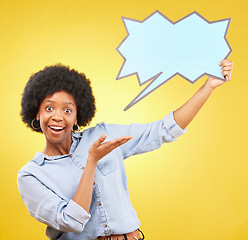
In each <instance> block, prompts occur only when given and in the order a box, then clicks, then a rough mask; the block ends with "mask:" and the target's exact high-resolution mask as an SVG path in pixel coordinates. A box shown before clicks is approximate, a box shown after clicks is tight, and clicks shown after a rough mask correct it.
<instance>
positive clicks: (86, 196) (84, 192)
mask: <svg viewBox="0 0 248 240" xmlns="http://www.w3.org/2000/svg"><path fill="white" fill-rule="evenodd" d="M96 164H97V163H94V162H92V161H89V159H88V160H87V163H86V166H85V169H84V172H83V174H82V176H81V179H80V182H79V184H78V188H77V191H76V192H75V194H74V196H73V198H72V200H73V201H74V202H76V203H77V204H78V205H80V206H81V207H82V208H83V209H84V210H85V211H86V212H88V213H89V210H90V204H91V199H92V191H93V185H94V178H95V171H96Z"/></svg>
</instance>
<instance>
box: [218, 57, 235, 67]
mask: <svg viewBox="0 0 248 240" xmlns="http://www.w3.org/2000/svg"><path fill="white" fill-rule="evenodd" d="M219 65H220V66H223V65H226V66H227V65H231V66H232V65H233V62H232V61H230V60H229V59H224V60H222V61H221V62H220V63H219Z"/></svg>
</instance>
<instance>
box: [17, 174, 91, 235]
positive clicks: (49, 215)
mask: <svg viewBox="0 0 248 240" xmlns="http://www.w3.org/2000/svg"><path fill="white" fill-rule="evenodd" d="M17 184H18V188H19V192H20V194H21V198H22V200H23V202H24V203H25V205H26V207H27V209H28V211H29V213H30V215H31V216H33V217H34V218H36V219H37V220H38V221H40V222H42V223H45V224H46V225H48V226H50V227H52V228H54V229H57V230H60V231H63V232H82V231H83V229H84V226H85V224H86V223H87V222H88V220H89V219H90V214H88V213H87V212H86V211H85V210H84V209H83V208H82V207H81V206H79V205H78V204H77V203H76V202H74V201H73V200H70V201H66V200H65V199H62V198H61V197H59V196H58V195H57V194H56V193H54V192H53V191H52V190H50V189H49V188H47V187H46V186H45V185H44V184H42V183H41V182H40V181H39V180H38V179H37V178H36V177H34V176H33V175H31V174H30V173H28V172H24V171H19V172H18V175H17Z"/></svg>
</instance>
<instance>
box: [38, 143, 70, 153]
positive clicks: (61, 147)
mask: <svg viewBox="0 0 248 240" xmlns="http://www.w3.org/2000/svg"><path fill="white" fill-rule="evenodd" d="M71 144H72V140H71V141H70V142H69V143H66V144H61V143H60V144H56V143H51V142H48V141H47V143H46V146H45V148H44V150H43V151H42V152H43V153H44V154H46V155H47V156H57V155H66V154H69V152H70V148H71Z"/></svg>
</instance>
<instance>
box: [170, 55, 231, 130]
mask: <svg viewBox="0 0 248 240" xmlns="http://www.w3.org/2000/svg"><path fill="white" fill-rule="evenodd" d="M219 65H220V66H221V68H222V75H223V76H225V78H226V80H227V81H229V80H230V79H231V72H232V69H233V63H232V62H231V61H230V60H228V59H225V60H223V61H221V62H220V64H219ZM223 83H224V81H222V80H219V79H215V78H212V77H209V78H208V79H207V81H206V82H205V84H204V85H203V86H202V87H201V88H200V89H199V90H198V91H197V92H196V93H195V94H194V95H193V96H192V97H191V98H190V99H189V100H188V101H187V102H186V103H185V104H183V105H182V106H181V107H180V108H178V109H177V110H176V111H174V119H175V121H176V122H177V124H178V125H179V126H180V127H181V128H182V129H184V128H186V127H187V126H188V125H189V123H190V122H191V121H192V120H193V119H194V117H195V116H196V114H197V113H198V112H199V110H200V109H201V108H202V106H203V105H204V104H205V102H206V101H207V99H208V98H209V96H210V95H211V94H212V92H213V91H214V90H215V89H216V88H217V87H218V86H220V85H222V84H223Z"/></svg>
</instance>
